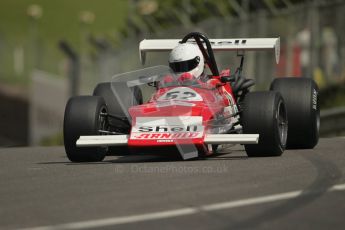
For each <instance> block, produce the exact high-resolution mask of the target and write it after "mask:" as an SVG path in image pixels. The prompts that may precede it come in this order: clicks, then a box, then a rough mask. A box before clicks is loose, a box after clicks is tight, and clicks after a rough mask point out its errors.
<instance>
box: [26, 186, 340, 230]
mask: <svg viewBox="0 0 345 230" xmlns="http://www.w3.org/2000/svg"><path fill="white" fill-rule="evenodd" d="M342 190H345V184H338V185H334V186H332V187H331V188H329V189H328V191H342ZM302 193H303V191H302V190H299V191H291V192H286V193H279V194H273V195H268V196H261V197H256V198H249V199H241V200H236V201H229V202H221V203H214V204H208V205H201V206H196V207H190V208H181V209H175V210H167V211H161V212H152V213H146V214H139V215H129V216H123V217H113V218H106V219H98V220H90V221H79V222H72V223H67V224H59V225H52V226H42V227H33V228H23V229H22V230H63V229H87V228H96V227H105V226H112V225H119V224H128V223H134V222H140V221H148V220H158V219H164V218H172V217H177V216H184V215H192V214H196V213H200V212H203V211H216V210H222V209H231V208H237V207H243V206H248V205H255V204H263V203H269V202H275V201H280V200H287V199H292V198H296V197H298V196H299V195H301V194H302Z"/></svg>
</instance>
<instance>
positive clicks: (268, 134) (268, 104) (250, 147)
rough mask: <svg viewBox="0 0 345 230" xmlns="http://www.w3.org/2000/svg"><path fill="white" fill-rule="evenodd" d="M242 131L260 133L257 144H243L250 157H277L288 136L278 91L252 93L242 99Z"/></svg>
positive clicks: (283, 109)
mask: <svg viewBox="0 0 345 230" xmlns="http://www.w3.org/2000/svg"><path fill="white" fill-rule="evenodd" d="M241 121H242V126H243V133H245V134H259V143H258V144H246V145H245V149H246V152H247V155H248V156H249V157H260V156H280V155H281V154H282V153H283V152H284V150H285V145H286V139H287V129H288V124H287V114H286V109H285V104H284V101H283V98H282V96H281V95H280V93H277V92H272V91H271V92H252V93H248V94H247V95H246V96H245V99H244V106H243V111H242V116H241Z"/></svg>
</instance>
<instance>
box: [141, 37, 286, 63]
mask: <svg viewBox="0 0 345 230" xmlns="http://www.w3.org/2000/svg"><path fill="white" fill-rule="evenodd" d="M209 41H210V43H211V46H212V49H213V50H214V51H246V50H248V51H259V50H271V49H274V52H275V59H276V63H277V64H278V62H279V55H280V38H279V37H278V38H232V39H227V38H225V39H210V40H209ZM180 42H181V40H180V39H144V40H142V41H141V42H140V44H139V54H140V61H141V63H142V64H145V60H146V53H147V52H160V51H170V50H172V49H173V48H174V47H175V46H177V45H178V44H179V43H180ZM188 42H191V43H195V41H188Z"/></svg>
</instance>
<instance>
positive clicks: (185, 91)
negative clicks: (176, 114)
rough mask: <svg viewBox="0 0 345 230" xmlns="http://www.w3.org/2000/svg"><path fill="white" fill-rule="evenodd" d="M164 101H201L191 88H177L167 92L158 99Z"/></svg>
mask: <svg viewBox="0 0 345 230" xmlns="http://www.w3.org/2000/svg"><path fill="white" fill-rule="evenodd" d="M166 100H181V101H202V97H201V96H200V94H198V93H197V92H196V91H194V90H193V89H191V88H188V87H177V88H174V89H171V90H169V91H168V92H166V93H164V94H163V95H162V96H160V97H159V98H158V101H166Z"/></svg>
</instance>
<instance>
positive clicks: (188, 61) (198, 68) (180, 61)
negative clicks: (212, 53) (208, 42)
mask: <svg viewBox="0 0 345 230" xmlns="http://www.w3.org/2000/svg"><path fill="white" fill-rule="evenodd" d="M169 66H170V68H171V69H172V70H173V71H174V72H176V73H190V74H191V75H192V76H194V77H199V76H200V75H201V74H202V72H203V71H204V57H203V55H202V53H201V51H200V49H199V47H198V46H197V45H195V44H190V43H182V44H179V45H177V46H176V47H175V48H174V49H173V50H172V51H171V52H170V55H169Z"/></svg>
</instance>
